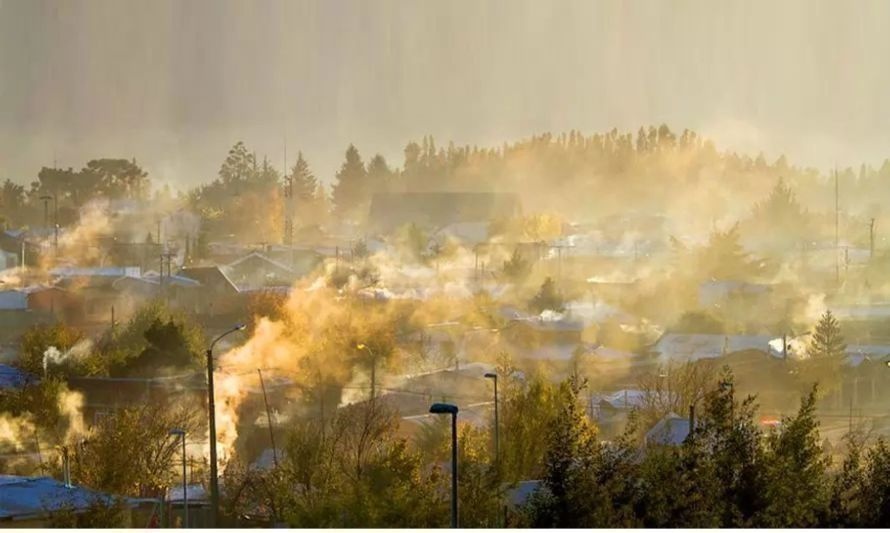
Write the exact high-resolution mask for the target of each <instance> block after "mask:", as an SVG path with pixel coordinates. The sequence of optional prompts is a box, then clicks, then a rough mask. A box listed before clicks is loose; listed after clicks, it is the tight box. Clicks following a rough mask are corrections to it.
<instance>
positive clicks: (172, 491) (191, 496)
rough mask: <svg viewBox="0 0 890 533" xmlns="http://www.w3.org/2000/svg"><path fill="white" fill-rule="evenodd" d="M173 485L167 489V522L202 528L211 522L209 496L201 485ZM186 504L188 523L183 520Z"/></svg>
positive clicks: (180, 525) (185, 526)
mask: <svg viewBox="0 0 890 533" xmlns="http://www.w3.org/2000/svg"><path fill="white" fill-rule="evenodd" d="M184 488H185V490H183V486H182V485H178V484H177V485H173V486H171V487H169V488H168V489H167V494H166V498H165V500H164V501H165V502H166V504H167V517H168V520H167V522H168V523H169V524H170V525H171V526H172V525H179V527H184V528H204V527H209V526H210V524H211V520H210V519H211V516H210V511H211V507H210V497H209V495H208V494H207V490H206V489H204V486H203V485H199V484H186V486H185V487H184ZM186 504H188V513H189V514H188V524H185V523H183V522H184V521H185V505H186Z"/></svg>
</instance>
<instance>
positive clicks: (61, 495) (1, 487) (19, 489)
mask: <svg viewBox="0 0 890 533" xmlns="http://www.w3.org/2000/svg"><path fill="white" fill-rule="evenodd" d="M112 499H113V497H112V496H110V495H108V494H103V493H100V492H96V491H93V490H90V489H86V488H83V487H76V486H71V487H66V486H65V484H64V483H62V482H61V481H57V480H55V479H53V478H51V477H23V476H11V475H5V474H4V475H0V520H24V519H28V518H36V517H40V516H44V515H47V514H51V513H53V512H57V511H60V510H64V509H73V510H74V511H83V510H85V509H87V508H88V507H89V506H90V505H91V504H93V503H95V502H97V501H100V502H103V503H110V502H111V501H112Z"/></svg>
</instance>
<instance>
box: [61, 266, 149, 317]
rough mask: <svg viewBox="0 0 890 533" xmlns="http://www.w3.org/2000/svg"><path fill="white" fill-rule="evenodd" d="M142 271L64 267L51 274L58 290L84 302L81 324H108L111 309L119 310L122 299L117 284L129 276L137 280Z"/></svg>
mask: <svg viewBox="0 0 890 533" xmlns="http://www.w3.org/2000/svg"><path fill="white" fill-rule="evenodd" d="M140 272H141V271H140V269H139V267H61V268H56V269H53V270H51V271H50V274H52V275H53V276H56V277H57V278H58V281H57V283H56V286H57V287H59V288H62V289H66V290H69V291H72V292H76V293H77V294H78V296H79V297H80V298H82V302H83V303H82V305H81V306H80V312H79V313H78V318H79V321H80V322H81V323H87V324H90V323H101V322H107V321H109V320H110V318H111V314H112V308H113V307H115V305H117V306H118V308H119V307H120V303H121V302H120V295H119V294H118V292H117V291H116V290H115V289H114V286H113V284H114V282H115V281H117V280H118V279H120V278H122V277H126V276H131V277H138V276H139V275H140Z"/></svg>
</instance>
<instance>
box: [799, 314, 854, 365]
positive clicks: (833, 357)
mask: <svg viewBox="0 0 890 533" xmlns="http://www.w3.org/2000/svg"><path fill="white" fill-rule="evenodd" d="M846 349H847V345H846V344H845V343H844V337H843V335H842V334H841V327H840V324H838V321H837V319H836V318H835V317H834V315H833V314H831V310H826V311H825V314H823V315H822V317H821V318H820V319H819V323H818V324H816V329H815V331H814V332H813V338H812V341H811V342H810V346H809V347H808V349H807V355H809V356H810V358H811V359H813V360H826V361H836V362H840V361H841V360H842V359H843V357H844V353H845V351H846Z"/></svg>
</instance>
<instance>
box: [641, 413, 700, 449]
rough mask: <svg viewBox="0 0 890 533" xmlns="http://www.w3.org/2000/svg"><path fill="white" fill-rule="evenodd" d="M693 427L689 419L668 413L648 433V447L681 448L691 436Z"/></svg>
mask: <svg viewBox="0 0 890 533" xmlns="http://www.w3.org/2000/svg"><path fill="white" fill-rule="evenodd" d="M691 427H692V426H691V425H690V420H689V419H688V418H685V417H682V416H679V415H677V414H676V413H668V414H667V415H665V416H664V418H662V419H661V420H659V421H658V422H657V423H656V424H655V425H654V426H652V429H650V430H649V431H647V432H646V438H645V441H646V445H647V446H679V445H681V444H683V442H684V441H685V440H686V438H687V437H688V436H689V433H690V430H691Z"/></svg>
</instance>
